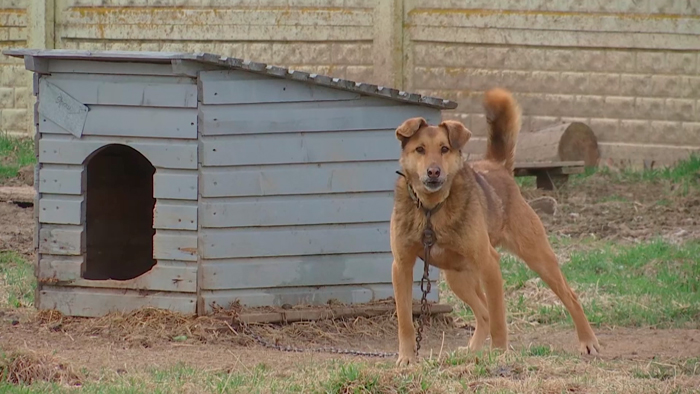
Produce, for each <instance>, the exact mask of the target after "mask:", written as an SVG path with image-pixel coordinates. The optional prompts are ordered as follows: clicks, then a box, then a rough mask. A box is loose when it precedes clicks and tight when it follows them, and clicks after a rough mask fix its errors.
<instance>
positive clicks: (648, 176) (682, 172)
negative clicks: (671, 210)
mask: <svg viewBox="0 0 700 394" xmlns="http://www.w3.org/2000/svg"><path fill="white" fill-rule="evenodd" d="M594 175H599V176H603V177H606V178H609V179H610V180H611V181H614V182H624V183H635V182H662V181H667V182H670V183H672V184H674V185H677V186H678V187H679V189H680V190H681V192H682V193H687V192H688V191H689V190H690V188H691V187H700V155H698V154H696V153H692V154H691V155H689V156H688V158H686V159H683V160H679V161H678V162H677V163H675V164H674V165H673V166H668V167H662V168H654V169H644V170H639V169H632V168H623V169H622V170H621V171H619V172H614V171H611V170H610V169H609V168H608V167H592V168H587V169H586V170H585V172H584V173H583V174H575V175H572V176H570V177H569V182H570V183H571V184H572V185H578V184H581V183H583V182H585V181H586V179H588V178H589V177H591V176H594Z"/></svg>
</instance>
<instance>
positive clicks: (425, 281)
mask: <svg viewBox="0 0 700 394" xmlns="http://www.w3.org/2000/svg"><path fill="white" fill-rule="evenodd" d="M397 173H398V174H399V175H401V176H404V175H403V174H402V173H401V172H399V171H397ZM410 191H411V190H410V188H409V192H410ZM416 203H417V206H418V207H419V208H422V204H421V203H420V201H416ZM441 205H442V204H438V206H436V207H435V208H433V209H430V210H428V209H426V210H425V218H426V225H425V229H424V230H423V236H422V242H423V257H424V259H423V263H424V264H423V277H422V278H421V280H420V289H421V291H422V292H423V295H422V296H421V299H420V304H421V305H420V318H419V320H418V330H417V331H418V333H417V335H416V356H418V351H419V350H420V343H421V341H422V340H423V327H424V326H425V324H426V323H427V322H428V317H429V316H430V304H429V303H428V294H429V293H430V288H431V283H430V275H429V268H430V249H431V248H432V247H433V245H434V244H435V238H436V237H435V231H434V230H433V225H432V223H431V222H430V217H431V216H432V213H433V212H434V211H437V210H438V209H439V208H440V206H441ZM241 326H242V328H243V332H244V333H245V334H246V335H248V336H250V337H251V338H253V340H255V342H257V343H259V344H260V345H262V346H263V347H266V348H269V349H275V350H279V351H282V352H294V353H305V352H312V353H334V354H350V355H354V356H366V357H380V358H386V357H397V356H398V353H396V352H391V353H388V352H365V351H362V350H350V349H338V348H335V347H332V346H328V347H320V348H301V347H294V346H282V345H277V344H272V343H270V342H268V341H266V340H264V339H263V338H262V337H260V336H259V335H257V334H255V333H254V332H253V331H252V330H250V328H248V326H246V325H241Z"/></svg>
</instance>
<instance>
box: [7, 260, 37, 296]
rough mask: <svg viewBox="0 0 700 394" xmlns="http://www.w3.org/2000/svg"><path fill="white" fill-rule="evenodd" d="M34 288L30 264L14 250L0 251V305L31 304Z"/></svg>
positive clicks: (34, 282) (34, 281) (34, 283)
mask: <svg viewBox="0 0 700 394" xmlns="http://www.w3.org/2000/svg"><path fill="white" fill-rule="evenodd" d="M35 289H36V280H35V279H34V268H33V267H32V265H31V264H30V263H28V262H27V261H25V260H24V258H22V256H20V255H19V254H17V253H15V252H8V251H0V307H11V308H20V307H26V306H31V305H33V303H34V290H35Z"/></svg>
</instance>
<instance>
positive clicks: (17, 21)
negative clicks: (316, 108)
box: [0, 0, 700, 165]
mask: <svg viewBox="0 0 700 394" xmlns="http://www.w3.org/2000/svg"><path fill="white" fill-rule="evenodd" d="M0 46H2V47H3V48H6V47H24V46H28V47H31V48H66V49H87V50H144V51H188V52H193V51H194V52H199V51H206V52H214V53H217V54H222V55H227V56H234V57H243V58H246V59H251V60H254V61H259V62H267V63H270V64H275V65H281V66H285V67H291V68H294V69H299V70H304V71H310V72H316V73H322V74H328V75H331V76H337V77H342V78H348V79H352V80H356V81H362V82H371V83H378V84H383V85H387V86H392V87H396V88H401V89H404V90H409V91H416V92H418V93H428V94H431V95H437V96H440V97H444V98H450V99H453V100H456V101H458V102H459V103H460V105H459V107H458V108H457V109H456V110H454V111H449V112H445V114H444V116H445V117H446V118H455V119H459V120H461V121H463V122H464V123H465V124H466V125H467V127H469V128H470V129H471V130H472V131H473V132H474V134H475V139H474V141H475V143H474V144H472V149H473V150H474V151H475V152H478V151H480V150H481V149H483V136H484V134H485V130H486V129H485V121H484V117H483V115H482V110H481V107H480V101H481V95H482V92H483V91H484V90H485V89H487V88H489V87H492V86H496V85H499V86H504V87H507V88H509V89H511V90H513V91H514V92H515V93H516V95H517V97H518V99H519V100H520V102H521V104H522V106H523V112H524V130H525V131H529V130H533V129H538V128H541V127H544V126H547V125H551V124H554V123H557V122H561V121H567V120H583V121H585V122H587V123H588V124H590V125H591V127H592V128H593V129H594V131H595V132H596V134H597V136H598V139H599V142H600V147H601V153H602V155H603V156H604V157H605V158H607V159H613V160H615V161H623V162H627V163H629V164H633V165H639V164H640V163H642V161H643V160H651V161H655V162H656V163H658V164H667V163H672V162H674V161H675V160H677V159H679V158H683V157H686V156H687V155H688V153H689V152H691V151H698V150H700V101H699V99H700V59H699V53H700V2H699V1H695V0H689V1H686V0H609V1H605V2H604V1H594V0H585V1H581V0H527V1H524V0H523V1H512V0H461V1H458V0H258V1H252V0H0ZM0 61H1V62H2V63H1V66H0V111H1V126H0V130H2V131H4V132H8V133H11V134H26V133H31V131H30V130H31V127H30V126H31V120H30V116H29V114H30V113H31V111H30V109H31V108H33V107H32V106H33V103H34V99H33V97H31V94H30V89H29V86H30V76H29V73H28V72H26V71H24V66H23V64H21V63H20V62H18V61H17V60H13V59H9V58H6V57H2V59H0Z"/></svg>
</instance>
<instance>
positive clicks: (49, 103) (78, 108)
mask: <svg viewBox="0 0 700 394" xmlns="http://www.w3.org/2000/svg"><path fill="white" fill-rule="evenodd" d="M38 102H39V108H38V111H39V113H40V114H41V117H42V118H44V119H48V120H50V121H51V122H52V123H54V124H55V125H56V126H57V127H58V128H60V129H61V130H65V131H67V132H69V133H70V134H73V135H74V136H76V137H78V138H80V136H82V135H83V130H84V128H85V124H86V122H87V118H88V107H87V106H86V105H84V104H83V103H81V102H80V101H78V100H76V99H75V98H73V97H71V95H69V94H68V93H66V92H64V91H63V90H61V89H60V88H58V87H57V86H56V85H54V84H52V83H50V82H48V81H47V80H46V78H41V79H40V80H39V100H38ZM39 131H41V129H40V130H39Z"/></svg>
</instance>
